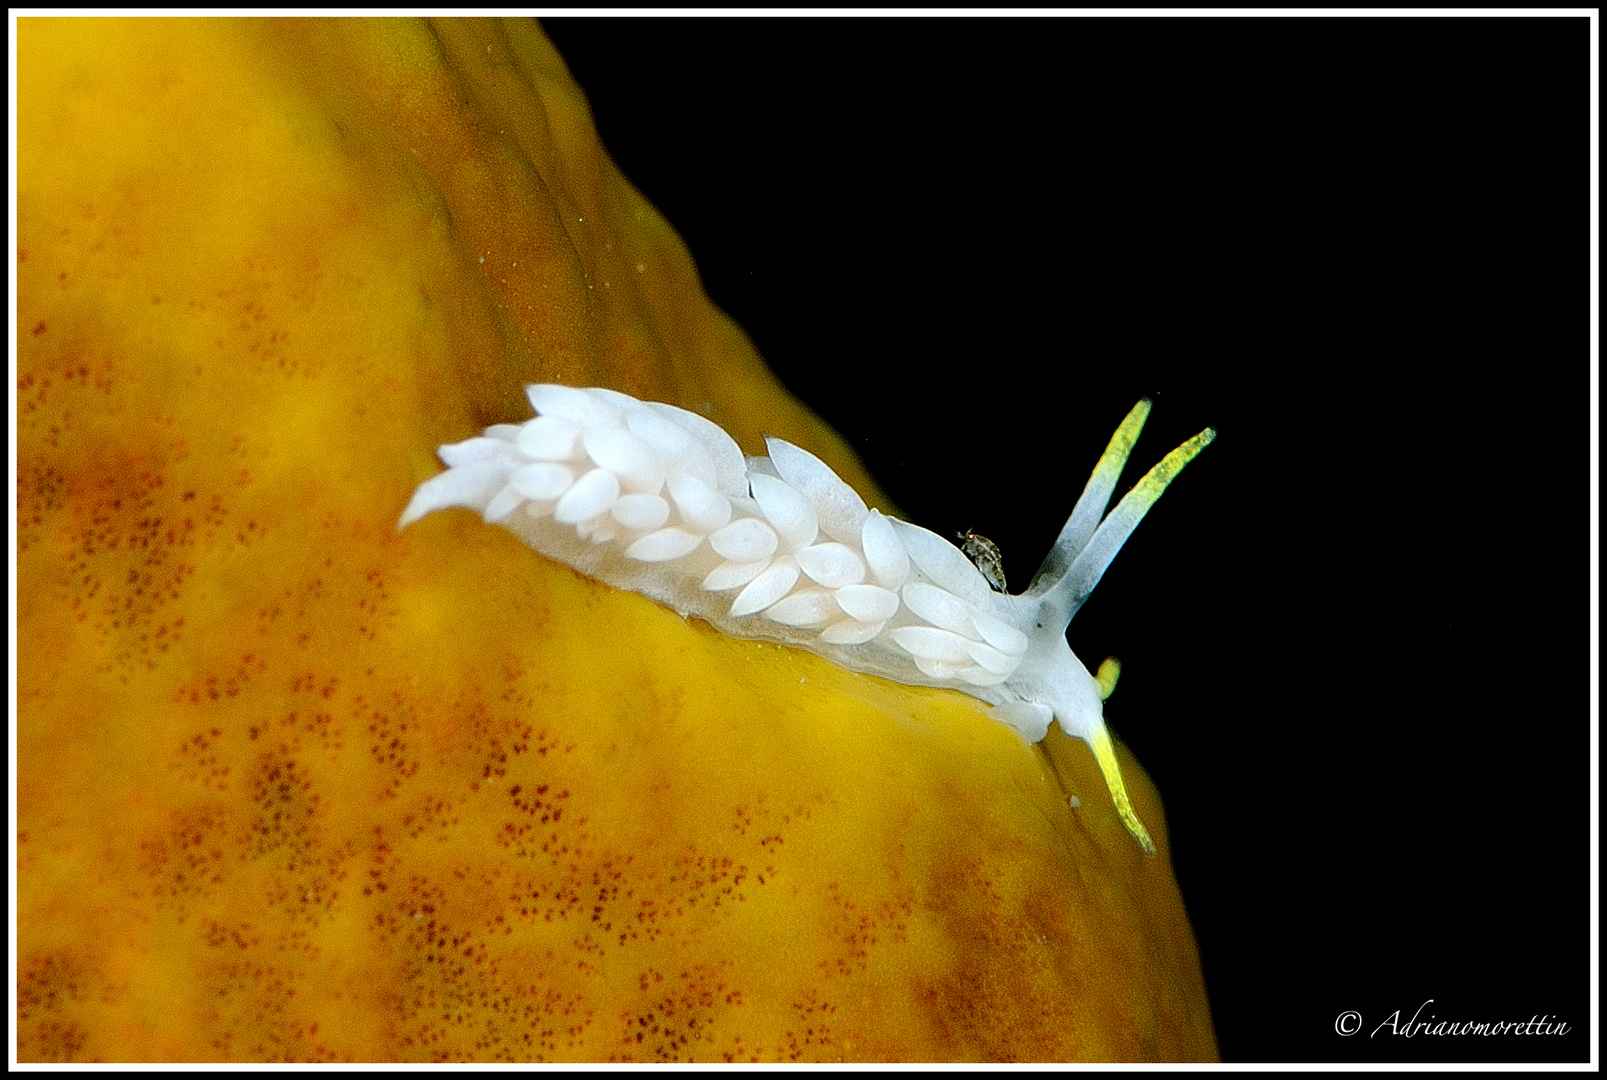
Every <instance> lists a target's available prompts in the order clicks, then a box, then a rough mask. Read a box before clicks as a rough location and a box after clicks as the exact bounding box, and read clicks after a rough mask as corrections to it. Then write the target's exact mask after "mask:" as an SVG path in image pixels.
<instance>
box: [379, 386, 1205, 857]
mask: <svg viewBox="0 0 1607 1080" xmlns="http://www.w3.org/2000/svg"><path fill="white" fill-rule="evenodd" d="M526 393H527V395H528V396H529V398H530V404H531V405H532V406H533V407H534V409H535V411H536V412H537V414H538V415H537V416H536V417H535V418H534V419H531V420H529V421H526V422H525V423H523V424H494V425H492V426H491V427H489V428H487V429H486V430H485V432H484V433H483V434H482V435H480V436H478V437H475V438H470V439H466V440H465V441H463V442H460V443H454V444H451V445H448V446H443V447H441V448H440V451H439V453H440V457H441V460H442V461H443V462H445V463H446V465H447V470H446V471H445V472H443V473H440V474H439V475H437V476H434V477H432V478H430V479H429V480H426V481H424V483H422V484H420V485H419V488H418V490H417V491H416V492H415V493H414V495H413V498H412V500H411V501H410V502H409V503H408V505H407V508H406V509H405V510H404V511H403V512H402V517H401V520H400V522H399V523H398V527H399V528H400V527H405V526H407V525H409V524H411V523H412V522H414V521H417V520H418V519H419V518H421V517H423V516H424V515H426V514H428V513H431V512H433V511H435V510H441V509H445V508H447V507H453V506H459V507H464V508H467V509H471V510H475V511H478V512H479V514H480V515H481V516H482V517H483V518H484V519H485V520H486V521H487V522H489V523H493V524H497V525H501V526H503V527H504V528H507V529H508V530H510V531H511V532H513V533H514V534H515V535H517V536H518V537H519V538H520V539H521V540H523V541H524V542H525V543H526V544H528V545H529V546H530V547H532V548H534V549H535V550H537V551H539V552H541V553H542V554H543V555H546V556H547V557H549V558H551V559H555V560H557V561H558V562H561V563H563V564H565V565H566V566H569V567H572V568H573V569H575V570H578V571H580V572H581V573H583V574H587V575H589V576H591V577H593V578H596V579H597V580H599V581H601V582H603V583H604V584H607V585H612V586H614V587H616V588H620V589H627V590H629V591H631V592H636V593H640V594H641V595H643V596H646V597H648V598H649V599H651V600H655V601H657V602H658V603H661V604H664V605H665V606H666V607H669V608H672V609H673V610H675V611H678V612H680V613H681V614H682V615H696V616H697V617H699V618H701V619H705V620H707V621H708V622H709V623H711V624H713V625H714V626H715V627H716V628H717V629H719V630H721V631H722V632H724V633H726V634H730V635H732V636H734V637H743V638H757V639H760V640H765V641H775V642H780V643H783V644H787V645H792V646H796V647H798V648H802V649H806V650H808V651H810V652H813V653H816V654H818V655H820V656H823V657H825V658H826V659H828V660H831V661H832V662H834V663H836V664H839V665H841V666H842V667H845V668H847V669H849V670H850V671H856V672H860V673H863V674H867V675H876V676H880V677H882V678H886V679H891V680H894V681H896V682H901V683H908V684H911V685H916V686H936V687H945V688H948V689H953V690H959V691H962V692H963V693H967V694H970V695H971V696H972V697H975V698H978V699H980V700H981V701H983V702H986V703H987V704H989V705H992V706H994V710H993V715H994V716H995V717H996V718H997V719H999V720H1001V721H1003V722H1004V723H1006V724H1009V725H1010V726H1011V727H1014V728H1015V729H1016V730H1017V731H1018V732H1020V733H1021V735H1022V736H1023V737H1024V738H1026V739H1027V740H1028V741H1030V742H1037V741H1039V740H1041V739H1042V738H1043V737H1044V735H1045V734H1046V733H1047V732H1048V729H1049V723H1050V721H1051V720H1055V721H1058V722H1059V724H1060V727H1061V730H1062V731H1064V732H1065V733H1066V734H1067V735H1070V736H1073V737H1075V738H1080V739H1083V740H1085V741H1086V742H1087V743H1088V744H1089V746H1090V747H1092V748H1093V751H1094V757H1095V760H1096V761H1098V763H1099V766H1100V770H1101V771H1102V772H1103V773H1104V776H1105V781H1106V784H1107V786H1108V787H1109V788H1110V793H1111V798H1112V800H1113V801H1114V802H1115V804H1116V808H1117V811H1118V813H1119V814H1120V815H1121V819H1122V821H1123V822H1124V823H1125V825H1126V826H1127V828H1128V830H1129V831H1130V832H1132V834H1133V836H1134V837H1136V838H1137V839H1138V841H1139V843H1140V844H1142V845H1143V847H1144V850H1145V851H1147V852H1151V853H1153V852H1154V845H1153V843H1152V842H1151V841H1150V839H1149V834H1148V833H1147V832H1145V831H1144V827H1143V825H1142V824H1140V823H1139V821H1138V818H1137V816H1136V815H1135V814H1134V813H1133V809H1132V806H1131V804H1130V803H1129V801H1128V799H1127V792H1126V789H1125V787H1124V786H1123V784H1122V778H1121V773H1120V770H1119V769H1118V767H1117V764H1116V757H1115V751H1114V749H1113V745H1112V743H1111V739H1110V735H1109V733H1108V732H1107V731H1106V730H1105V723H1104V716H1103V709H1102V706H1101V704H1100V703H1101V701H1102V699H1103V698H1104V697H1106V696H1108V695H1109V694H1110V692H1111V690H1112V689H1114V688H1115V683H1116V674H1117V673H1118V672H1119V670H1120V669H1119V666H1118V665H1116V664H1115V662H1114V661H1107V662H1106V663H1105V664H1104V665H1102V666H1101V667H1100V669H1099V675H1098V677H1097V678H1096V677H1095V676H1092V675H1090V674H1089V673H1088V670H1087V669H1086V668H1085V667H1083V665H1082V663H1081V662H1080V661H1079V660H1078V659H1077V658H1076V657H1075V656H1074V655H1073V654H1072V652H1071V649H1070V647H1069V646H1068V645H1067V644H1066V635H1065V629H1066V624H1067V623H1068V622H1069V621H1070V619H1071V616H1072V615H1073V614H1075V612H1076V609H1077V606H1078V605H1080V604H1081V603H1082V600H1083V598H1085V597H1086V595H1087V593H1088V591H1089V590H1091V589H1092V588H1093V587H1094V585H1095V584H1097V583H1098V581H1099V577H1100V575H1101V574H1103V573H1104V570H1105V567H1106V566H1107V565H1109V563H1110V560H1111V559H1112V558H1113V557H1114V556H1115V554H1116V552H1117V550H1118V549H1119V548H1120V547H1121V545H1122V542H1123V541H1124V540H1126V538H1127V536H1128V535H1129V534H1130V533H1131V532H1132V531H1133V528H1134V526H1136V525H1137V524H1138V522H1139V520H1140V519H1141V518H1142V517H1143V516H1144V512H1145V511H1146V510H1148V509H1149V507H1150V505H1151V504H1153V503H1154V501H1155V500H1156V498H1158V497H1159V496H1160V493H1161V491H1162V490H1164V489H1165V487H1166V485H1167V483H1168V482H1169V481H1170V480H1171V478H1172V477H1173V476H1175V475H1176V474H1177V472H1178V471H1179V470H1180V469H1182V467H1183V466H1184V465H1185V464H1187V462H1188V460H1189V459H1190V458H1192V457H1193V456H1194V455H1195V454H1197V453H1198V452H1199V451H1200V449H1201V448H1202V447H1204V445H1205V444H1206V443H1207V442H1209V441H1210V439H1211V436H1212V435H1213V432H1211V431H1209V430H1207V431H1205V432H1202V433H1201V434H1200V435H1199V436H1196V437H1195V438H1194V439H1193V440H1191V441H1190V442H1188V443H1185V444H1184V445H1183V446H1181V447H1179V448H1178V449H1177V450H1174V451H1173V452H1172V453H1171V454H1169V455H1167V457H1166V459H1165V460H1164V461H1162V462H1161V463H1160V464H1159V465H1157V466H1156V467H1155V468H1154V469H1151V470H1150V472H1149V474H1148V475H1146V476H1145V477H1144V479H1143V480H1141V481H1139V483H1138V485H1137V486H1136V487H1135V488H1134V489H1133V490H1132V491H1131V492H1129V493H1128V494H1127V496H1126V497H1125V498H1123V499H1122V501H1121V502H1120V503H1119V504H1118V505H1117V507H1116V509H1115V511H1113V512H1112V513H1111V514H1110V516H1109V517H1107V518H1105V520H1104V522H1103V523H1102V524H1101V523H1100V520H1099V519H1100V518H1101V516H1103V514H1104V510H1105V507H1106V505H1107V504H1108V503H1109V501H1110V496H1111V493H1112V492H1113V491H1114V489H1115V486H1116V481H1117V478H1118V476H1119V475H1120V473H1121V470H1122V466H1123V465H1124V464H1125V463H1126V461H1127V457H1128V454H1129V453H1130V452H1131V450H1132V447H1133V442H1134V441H1135V440H1136V439H1137V438H1138V433H1139V430H1140V429H1141V428H1142V427H1143V424H1144V418H1145V417H1146V416H1147V415H1148V414H1149V408H1150V404H1149V401H1148V400H1145V401H1141V402H1139V404H1138V405H1137V406H1136V407H1134V409H1133V410H1132V412H1130V413H1129V414H1128V416H1127V419H1126V420H1124V421H1123V422H1122V425H1121V427H1120V428H1119V429H1118V430H1117V432H1116V435H1115V437H1114V438H1112V439H1111V442H1110V445H1109V447H1107V448H1106V450H1105V453H1104V455H1103V456H1102V457H1101V458H1100V460H1099V465H1098V466H1097V467H1096V468H1095V469H1094V473H1093V476H1092V477H1091V478H1090V479H1089V482H1088V486H1087V488H1086V489H1085V490H1084V492H1083V495H1082V498H1080V499H1079V500H1078V502H1077V506H1076V508H1075V509H1074V510H1073V511H1072V516H1071V519H1070V520H1069V521H1067V523H1066V527H1065V528H1064V529H1062V530H1061V534H1060V539H1059V540H1058V541H1057V542H1056V545H1055V548H1054V550H1053V551H1052V552H1051V553H1050V556H1049V558H1048V559H1047V560H1046V561H1045V563H1044V566H1043V568H1042V569H1040V570H1039V572H1038V574H1037V576H1036V577H1035V578H1034V579H1033V585H1032V588H1030V589H1028V591H1027V592H1026V593H1024V594H1022V595H1020V596H1011V595H1009V594H1008V593H1006V592H1004V591H1003V587H1004V580H1003V573H1002V565H1000V560H999V558H998V555H997V550H996V549H993V550H992V551H991V552H989V553H988V554H989V558H988V559H985V560H983V561H984V562H986V563H988V564H989V566H990V571H991V572H992V573H993V576H994V577H995V578H996V581H994V582H991V583H990V580H989V578H987V577H985V576H984V573H983V571H981V570H979V569H978V568H977V566H976V565H974V564H973V563H972V562H971V561H970V560H969V559H967V558H966V556H965V555H964V554H962V553H961V551H960V549H959V548H957V547H955V546H954V545H953V544H951V543H949V542H948V541H947V540H944V539H943V538H942V537H940V536H938V535H937V534H935V533H932V532H929V531H927V530H926V529H922V528H920V527H919V526H916V525H911V524H909V523H908V522H905V521H899V520H898V519H896V518H890V517H887V516H884V515H883V514H881V513H879V512H878V511H876V510H873V509H870V508H868V507H867V506H866V505H865V502H864V500H863V499H861V498H860V497H859V495H858V493H856V492H855V491H854V489H853V488H851V487H850V486H849V485H848V484H846V483H844V482H843V480H842V479H841V478H840V477H838V476H837V474H836V473H834V472H832V470H831V469H830V468H829V467H828V466H827V465H826V464H825V462H823V461H821V460H820V459H819V458H817V457H815V456H814V455H813V454H811V453H809V452H808V451H807V450H804V449H803V448H801V447H797V446H793V445H792V444H791V443H788V442H784V441H782V440H780V439H774V438H772V439H769V440H767V442H768V448H769V451H770V455H769V457H747V456H745V455H744V454H743V453H742V451H741V449H740V448H739V447H738V446H737V444H736V441H735V440H733V439H732V438H731V437H730V436H729V435H727V434H726V433H725V432H724V431H722V430H721V429H720V428H719V427H718V426H717V425H716V424H714V423H713V422H712V421H710V420H708V419H706V418H704V417H702V416H699V415H697V414H696V413H690V412H687V411H686V410H684V409H678V408H676V407H675V406H672V405H665V404H661V403H659V402H651V401H647V402H644V401H637V400H636V399H635V398H632V397H630V396H628V395H626V394H621V393H619V392H617V391H613V390H603V389H589V390H588V389H579V388H576V387H569V386H559V385H555V384H542V385H535V386H531V387H528V388H527V391H526ZM973 539H976V540H980V539H981V538H977V537H974V534H973ZM984 543H985V542H984ZM987 547H988V548H991V547H992V545H991V544H988V545H987ZM995 587H997V588H998V589H999V591H997V592H996V591H994V590H995Z"/></svg>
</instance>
